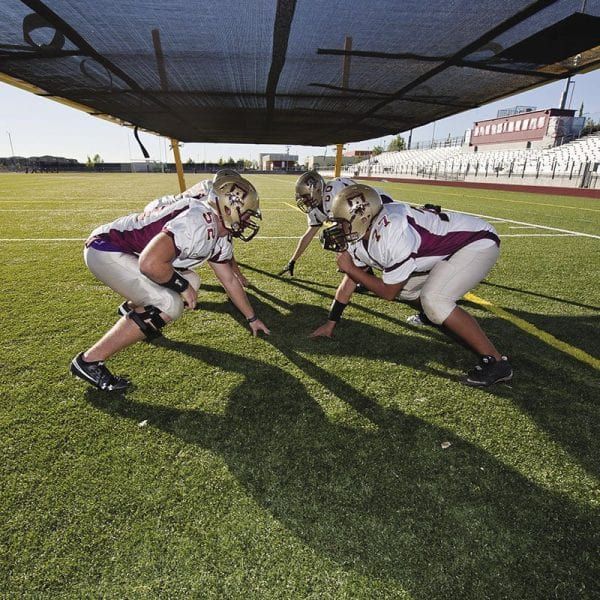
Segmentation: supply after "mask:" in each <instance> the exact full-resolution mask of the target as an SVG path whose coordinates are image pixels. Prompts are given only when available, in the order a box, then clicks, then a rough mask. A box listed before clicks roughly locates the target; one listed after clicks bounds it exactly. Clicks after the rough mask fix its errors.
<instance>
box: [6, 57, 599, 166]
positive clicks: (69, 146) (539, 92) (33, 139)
mask: <svg viewBox="0 0 600 600" xmlns="http://www.w3.org/2000/svg"><path fill="white" fill-rule="evenodd" d="M572 82H573V83H572V85H571V86H570V87H571V90H570V93H569V102H568V103H567V107H570V108H573V109H575V110H577V111H579V107H580V106H581V103H582V102H583V103H584V114H587V115H588V116H590V117H593V118H595V119H596V120H599V119H600V69H598V70H596V71H593V72H592V73H587V74H585V75H578V76H576V77H574V78H573V80H572ZM573 84H574V85H573ZM563 88H564V81H557V82H553V83H549V84H547V85H545V86H542V87H539V88H536V89H534V90H531V91H529V92H524V93H522V94H516V95H514V96H511V97H508V98H504V99H503V100H499V101H497V102H492V103H490V104H487V105H485V106H482V107H480V108H476V109H472V110H468V111H465V112H462V113H460V114H457V115H454V116H451V117H446V118H445V119H441V120H439V121H436V122H435V124H433V123H430V124H428V125H425V126H423V127H419V128H418V129H415V130H414V132H413V137H412V141H413V143H416V142H418V141H429V140H431V139H432V136H435V138H436V139H439V138H447V137H448V135H451V136H452V137H454V136H458V135H462V134H463V133H464V132H465V130H467V129H469V128H470V127H471V126H472V124H473V122H474V121H478V120H482V119H489V118H492V117H495V116H496V112H497V111H498V109H500V108H510V107H512V106H516V105H528V106H536V107H538V108H554V107H558V106H559V103H560V97H561V94H562V91H563ZM434 128H435V129H434ZM402 135H403V136H404V137H405V138H407V137H408V132H407V133H406V134H404V133H403V134H402ZM140 137H141V139H142V142H143V143H144V145H145V146H146V148H147V149H148V152H149V153H150V157H151V158H152V159H154V160H164V159H165V156H166V159H167V160H168V161H173V155H172V152H170V150H169V142H168V140H166V139H165V138H159V137H158V136H155V135H151V134H145V133H140ZM391 139H392V136H387V137H384V138H376V139H373V140H365V141H363V142H356V143H352V144H348V145H347V149H371V148H373V147H374V146H377V145H382V146H383V147H385V146H386V145H387V143H388V142H389V141H390V140H391ZM11 142H12V149H14V155H16V156H41V155H46V154H48V155H52V156H63V157H66V158H76V159H77V160H79V161H80V162H85V161H86V158H87V156H88V155H90V156H93V155H94V154H100V156H101V157H102V158H103V159H104V161H105V162H128V161H130V160H131V159H133V160H142V159H143V156H142V153H141V150H140V148H139V146H138V144H137V142H136V141H135V139H134V137H133V130H132V129H130V128H128V127H123V126H119V125H116V124H113V123H109V122H107V121H104V120H103V119H99V118H97V117H92V116H90V115H87V114H86V113H84V112H81V111H79V110H76V109H74V108H69V107H67V106H63V105H62V104H59V103H58V102H54V101H52V100H50V99H48V98H42V97H39V96H36V95H34V94H31V93H30V92H25V91H23V90H20V89H17V88H14V87H12V86H9V85H7V84H4V83H0V156H12V155H13V150H12V149H11ZM287 148H288V146H278V145H259V144H184V145H183V147H182V149H181V157H182V160H183V161H184V162H186V161H187V160H188V159H190V158H191V159H192V160H193V161H194V162H196V163H202V162H204V161H208V162H217V161H218V160H219V158H221V157H222V158H223V159H224V160H227V159H228V158H229V157H230V156H231V157H233V158H234V159H236V160H238V159H242V158H244V159H248V160H258V156H259V154H260V153H269V152H272V153H275V152H277V153H279V152H286V151H287ZM289 151H290V153H291V154H295V155H298V156H299V158H300V162H301V163H303V162H304V160H305V157H306V156H309V155H322V154H325V153H327V154H328V155H331V154H333V153H335V147H334V146H329V147H327V148H325V147H319V146H289Z"/></svg>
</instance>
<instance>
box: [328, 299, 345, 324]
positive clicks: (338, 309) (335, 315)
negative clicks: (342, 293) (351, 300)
mask: <svg viewBox="0 0 600 600" xmlns="http://www.w3.org/2000/svg"><path fill="white" fill-rule="evenodd" d="M346 306H348V305H347V304H344V303H343V302H339V301H338V300H334V301H333V302H332V303H331V308H330V309H329V316H328V317H327V318H328V319H329V320H330V321H335V322H336V323H337V322H338V321H339V320H340V319H341V318H342V313H343V312H344V309H345V308H346Z"/></svg>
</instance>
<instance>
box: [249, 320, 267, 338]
mask: <svg viewBox="0 0 600 600" xmlns="http://www.w3.org/2000/svg"><path fill="white" fill-rule="evenodd" d="M249 325H250V329H251V330H252V335H253V336H254V337H256V336H258V334H259V333H260V332H261V331H262V333H264V334H266V335H271V330H270V329H269V328H268V327H267V326H266V325H265V324H264V323H263V322H262V321H261V320H260V319H256V321H252V323H250V324H249Z"/></svg>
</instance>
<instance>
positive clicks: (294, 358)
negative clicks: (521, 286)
mask: <svg viewBox="0 0 600 600" xmlns="http://www.w3.org/2000/svg"><path fill="white" fill-rule="evenodd" d="M253 302H254V303H255V304H256V305H258V304H259V302H258V301H257V300H256V299H253ZM218 307H221V309H220V310H222V311H223V312H229V310H231V311H232V314H233V309H229V308H228V307H227V305H223V304H215V305H214V306H213V307H212V308H213V309H215V310H219V308H218ZM288 308H289V309H290V310H291V311H292V312H293V315H292V316H290V317H284V316H283V315H281V314H279V313H278V311H277V310H276V309H273V308H271V307H269V306H268V305H266V304H262V305H260V314H261V315H264V316H265V321H267V322H268V323H269V325H271V326H272V327H273V329H274V331H276V330H277V329H278V328H279V330H280V331H282V330H283V328H284V327H285V325H286V323H287V324H290V323H291V324H292V325H291V326H288V327H287V329H286V330H285V335H284V334H283V333H280V334H277V333H274V334H273V336H271V338H269V342H270V343H272V344H273V345H274V346H275V347H276V348H277V349H278V350H280V351H281V352H283V354H285V356H286V357H288V359H289V360H290V361H291V362H293V363H294V364H295V365H296V366H297V367H299V368H300V369H302V370H303V371H304V372H305V373H307V374H308V375H309V376H310V377H312V378H314V379H315V380H317V381H319V383H321V384H322V385H323V386H325V387H326V389H329V390H330V391H332V392H333V393H335V394H336V395H337V396H338V397H340V398H342V399H343V400H344V401H346V402H348V403H349V404H350V405H351V406H353V407H354V408H355V409H356V410H357V411H359V412H360V413H361V414H362V415H363V416H365V417H366V418H367V419H368V420H369V421H371V422H372V423H373V424H374V425H375V427H374V430H366V429H360V428H350V427H346V426H343V425H339V424H335V423H332V422H331V421H330V420H329V419H328V418H327V416H326V415H325V414H324V412H323V411H322V409H321V407H320V406H319V404H318V403H317V402H315V400H314V399H313V398H312V396H311V394H310V393H309V391H308V390H307V389H306V388H305V386H304V385H303V384H302V383H301V382H300V381H299V380H298V379H297V378H296V377H295V376H293V375H291V374H290V373H288V372H287V371H285V370H283V369H280V368H278V367H277V366H275V365H273V364H269V363H266V362H263V361H260V360H255V359H253V358H251V357H248V356H241V355H238V354H232V353H229V352H224V351H221V350H217V349H215V348H209V347H205V346H201V345H196V344H190V343H183V342H176V341H170V340H162V341H161V342H160V345H161V346H163V347H164V348H167V349H169V350H171V351H176V352H181V353H183V354H186V355H187V356H190V357H192V358H195V359H197V360H199V361H202V362H204V363H206V364H208V365H211V366H215V367H218V368H220V369H224V370H227V371H230V372H234V373H238V374H240V375H242V376H243V378H244V381H243V383H241V384H240V385H239V386H238V387H237V388H235V389H234V390H233V391H232V392H231V394H230V397H229V402H228V405H227V408H226V411H225V413H224V414H223V415H214V414H208V413H205V412H203V411H201V410H182V409H177V408H171V407H168V406H156V405H150V404H145V403H140V402H134V401H132V400H130V399H126V398H121V399H111V398H110V397H109V396H106V395H104V394H102V393H99V392H94V391H90V392H88V399H89V401H90V402H91V403H92V404H93V405H95V406H96V407H98V408H99V409H101V410H104V411H106V412H108V413H110V414H113V415H118V416H122V417H124V418H128V419H132V420H134V421H136V422H139V421H141V420H143V419H147V420H148V421H149V423H150V425H151V426H154V427H158V428H160V429H162V430H164V431H166V432H168V433H170V434H172V435H174V436H177V437H179V438H180V439H182V440H184V441H185V442H186V443H190V444H197V445H199V446H201V447H202V448H206V449H208V450H211V451H213V452H215V453H217V454H218V455H220V456H222V457H223V459H224V460H225V461H226V463H227V464H228V466H229V468H230V470H231V472H232V473H233V475H234V476H235V477H236V478H237V480H238V481H239V482H240V483H241V484H242V485H243V486H244V487H245V489H246V490H247V491H248V493H250V494H251V495H252V496H253V497H254V498H255V499H256V501H257V502H258V503H259V504H260V505H261V506H262V507H263V508H264V509H265V510H268V511H269V512H270V513H271V514H272V515H273V516H274V517H275V518H276V519H278V520H279V521H280V522H281V523H282V524H283V525H284V526H285V527H286V528H288V529H289V530H290V531H291V532H292V533H293V534H294V535H296V536H298V537H299V538H300V539H302V540H303V541H304V542H305V543H306V544H308V545H309V546H311V547H312V548H314V549H315V550H316V551H317V552H319V553H320V554H322V555H323V556H325V557H328V558H331V559H333V560H335V561H336V562H337V563H338V564H340V565H341V566H342V567H343V568H348V569H356V570H359V571H361V570H362V571H364V572H366V573H368V574H370V575H372V576H375V577H380V578H384V579H391V580H396V581H398V582H399V583H400V585H401V586H402V587H403V588H404V589H406V590H408V592H409V593H410V594H411V596H412V597H413V598H419V599H423V600H424V599H430V598H441V597H470V598H483V597H506V598H580V597H593V595H594V593H595V592H597V591H598V587H597V585H598V584H597V581H596V578H595V570H594V561H595V560H596V559H595V551H596V549H597V540H594V536H595V535H596V533H597V526H598V514H597V513H594V512H592V511H591V509H586V508H585V507H582V506H579V505H577V504H575V503H573V502H571V501H570V500H569V499H567V498H565V497H563V496H560V495H557V494H554V493H552V492H549V491H548V490H545V489H543V488H541V487H539V486H538V485H536V484H534V483H532V482H531V481H529V480H528V479H526V478H524V477H523V476H521V475H520V474H519V473H517V472H515V471H514V470H513V469H511V468H510V467H507V466H506V465H504V464H502V463H500V462H498V461H497V460H496V459H495V458H494V457H492V456H490V454H489V453H487V452H485V451H484V450H482V449H481V448H478V447H477V446H474V445H472V444H470V443H468V442H466V441H464V440H461V439H457V438H456V437H455V436H454V435H453V434H452V432H450V431H448V430H446V429H444V428H441V427H438V426H435V425H432V424H430V423H427V422H425V421H423V420H421V419H418V418H416V417H413V416H409V415H406V414H403V413H402V412H400V411H398V410H395V409H388V408H385V407H383V406H382V405H381V404H380V403H379V402H378V401H377V399H376V398H371V397H369V396H367V395H365V394H364V393H362V392H360V391H359V390H357V389H355V388H354V387H352V386H351V385H350V384H349V383H348V382H346V381H344V380H342V379H341V378H340V377H338V376H337V375H336V374H335V373H332V372H330V371H326V370H325V369H323V368H322V367H320V366H319V365H318V364H316V362H318V361H316V362H312V361H311V360H309V359H307V358H305V357H303V356H301V355H300V354H299V352H307V353H308V352H310V351H312V353H313V354H314V353H316V354H319V353H321V352H322V353H323V354H327V355H331V354H333V355H339V356H340V357H352V356H357V355H358V356H364V357H368V358H378V357H381V358H386V359H387V360H389V357H390V355H394V354H395V353H398V354H400V355H401V356H400V357H399V358H401V360H402V363H403V364H410V365H411V366H415V367H416V368H422V365H421V366H418V365H416V363H417V362H418V360H417V358H415V357H416V356H418V353H411V352H410V346H411V345H412V344H414V340H412V341H410V340H408V341H407V339H406V338H402V336H397V335H394V334H391V333H389V332H385V331H382V330H380V329H378V328H376V327H373V326H371V325H366V324H360V323H352V322H348V323H346V326H345V328H344V329H343V330H342V331H340V334H339V336H338V339H337V340H334V341H329V340H322V341H321V342H323V341H324V342H325V343H321V342H311V341H309V340H306V339H305V338H304V337H301V336H300V329H301V328H305V323H306V320H307V319H308V317H309V315H310V316H311V318H314V317H315V314H316V315H317V317H319V318H320V317H323V316H324V315H325V311H323V310H321V311H320V312H319V311H318V310H317V311H316V310H315V308H314V307H311V306H306V305H297V306H295V305H292V306H288ZM305 333H306V331H304V334H305ZM422 343H427V342H422ZM429 345H430V346H431V347H430V348H428V353H429V352H432V351H433V352H434V353H435V352H440V353H443V354H445V355H450V354H451V353H452V351H453V349H449V348H448V346H447V344H440V343H439V342H435V341H433V342H432V343H431V344H429ZM461 352H462V351H461ZM413 363H415V364H413ZM365 376H366V377H368V374H365ZM520 385H521V384H519V386H520ZM554 385H555V379H553V378H547V379H545V378H541V379H540V380H537V381H535V384H534V386H535V389H536V390H537V393H538V394H543V395H544V396H545V398H546V401H545V404H544V407H543V409H542V411H541V414H542V415H543V414H544V413H545V411H546V410H548V411H549V413H554V418H556V417H558V412H559V411H558V408H559V407H558V396H559V394H558V393H557V392H556V391H555V390H553V389H552V388H553V386H554ZM531 389H532V386H531V385H527V384H526V385H525V390H524V391H523V392H520V391H517V393H516V398H515V400H516V401H517V402H519V403H522V404H524V405H526V404H527V400H526V396H527V394H529V393H530V391H531ZM513 392H514V390H513ZM548 398H550V399H551V400H550V401H548ZM526 407H527V406H526ZM529 409H531V410H534V411H535V412H536V413H540V411H539V406H538V405H537V404H536V405H531V404H530V405H529ZM564 413H565V411H564V406H562V409H561V414H564ZM554 418H551V419H549V420H548V422H547V423H546V424H547V425H548V426H549V427H550V429H551V430H552V431H553V433H557V429H558V427H557V423H555V422H554ZM567 418H568V417H567ZM543 420H544V419H543V418H542V421H543ZM562 425H563V426H564V425H565V423H564V421H562ZM446 440H449V441H451V442H452V447H451V449H450V450H447V451H444V450H442V449H441V448H440V442H442V441H446ZM596 566H597V564H596Z"/></svg>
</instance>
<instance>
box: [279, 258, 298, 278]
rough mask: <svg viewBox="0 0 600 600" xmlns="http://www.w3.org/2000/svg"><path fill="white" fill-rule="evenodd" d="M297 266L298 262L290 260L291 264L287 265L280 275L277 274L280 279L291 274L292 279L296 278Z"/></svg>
mask: <svg viewBox="0 0 600 600" xmlns="http://www.w3.org/2000/svg"><path fill="white" fill-rule="evenodd" d="M295 266H296V261H295V260H290V262H288V264H287V265H285V268H284V269H283V270H282V271H280V272H279V273H277V275H278V276H279V277H281V276H282V275H285V274H286V273H289V274H290V276H291V277H293V276H294V267H295Z"/></svg>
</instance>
